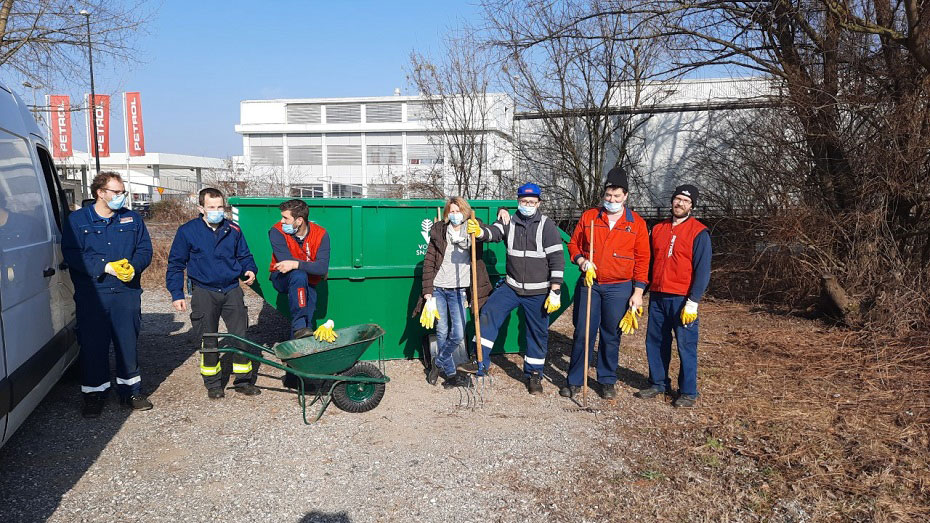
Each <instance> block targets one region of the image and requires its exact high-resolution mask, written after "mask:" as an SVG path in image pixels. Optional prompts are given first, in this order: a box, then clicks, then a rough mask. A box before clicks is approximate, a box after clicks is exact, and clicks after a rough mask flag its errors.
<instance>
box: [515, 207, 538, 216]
mask: <svg viewBox="0 0 930 523" xmlns="http://www.w3.org/2000/svg"><path fill="white" fill-rule="evenodd" d="M517 210H518V211H520V214H522V215H523V216H526V217H527V218H529V217H530V216H533V215H534V214H536V207H530V206H528V205H518V206H517Z"/></svg>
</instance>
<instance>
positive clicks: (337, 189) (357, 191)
mask: <svg viewBox="0 0 930 523" xmlns="http://www.w3.org/2000/svg"><path fill="white" fill-rule="evenodd" d="M330 195H331V196H332V197H333V198H361V197H362V186H361V185H350V184H343V183H334V184H332V186H331V187H330Z"/></svg>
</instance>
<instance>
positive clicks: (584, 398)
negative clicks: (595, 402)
mask: <svg viewBox="0 0 930 523" xmlns="http://www.w3.org/2000/svg"><path fill="white" fill-rule="evenodd" d="M589 238H590V239H589V240H588V262H590V263H594V220H591V234H590V235H589ZM584 276H585V275H584V274H582V275H581V277H582V278H584ZM593 291H594V282H591V285H590V286H589V287H588V303H587V306H586V307H585V314H584V381H582V382H581V405H582V406H583V407H584V408H588V352H589V351H590V348H589V343H590V341H591V340H590V338H591V293H592V292H593Z"/></svg>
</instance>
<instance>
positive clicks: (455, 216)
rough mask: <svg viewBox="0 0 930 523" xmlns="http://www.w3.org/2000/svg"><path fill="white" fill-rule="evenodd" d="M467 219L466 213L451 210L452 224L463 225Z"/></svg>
mask: <svg viewBox="0 0 930 523" xmlns="http://www.w3.org/2000/svg"><path fill="white" fill-rule="evenodd" d="M464 220H465V215H463V214H462V213H460V212H450V213H449V221H450V222H452V225H461V224H462V222H463V221H464Z"/></svg>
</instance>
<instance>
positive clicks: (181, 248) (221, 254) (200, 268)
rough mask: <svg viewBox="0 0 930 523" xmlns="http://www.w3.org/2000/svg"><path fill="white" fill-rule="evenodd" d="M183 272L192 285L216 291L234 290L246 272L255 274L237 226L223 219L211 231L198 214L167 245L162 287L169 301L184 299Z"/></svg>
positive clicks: (256, 269) (256, 272)
mask: <svg viewBox="0 0 930 523" xmlns="http://www.w3.org/2000/svg"><path fill="white" fill-rule="evenodd" d="M184 269H187V277H188V278H190V279H191V281H192V282H193V283H194V285H196V286H198V287H202V288H204V289H209V290H211V291H217V292H229V291H230V290H232V289H234V288H236V287H237V286H238V285H239V277H240V276H243V275H244V274H245V273H246V272H247V271H252V272H253V273H255V274H256V275H257V274H258V267H257V266H256V265H255V260H254V259H253V258H252V253H251V252H249V246H248V245H247V244H246V242H245V238H244V237H243V236H242V230H241V229H239V226H238V225H236V224H234V223H232V222H230V221H229V220H223V221H222V222H220V224H219V227H217V228H216V230H213V228H211V227H210V226H209V225H207V223H206V222H205V221H204V220H203V215H202V214H201V215H200V216H199V217H197V218H194V219H193V220H191V221H189V222H187V223H185V224H184V225H182V226H180V227H178V232H177V233H176V234H175V235H174V241H173V242H172V243H171V251H170V252H169V253H168V270H167V271H166V272H165V285H166V286H167V287H168V292H170V293H171V299H172V300H183V299H184Z"/></svg>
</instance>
